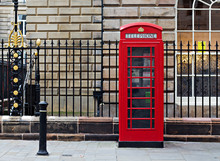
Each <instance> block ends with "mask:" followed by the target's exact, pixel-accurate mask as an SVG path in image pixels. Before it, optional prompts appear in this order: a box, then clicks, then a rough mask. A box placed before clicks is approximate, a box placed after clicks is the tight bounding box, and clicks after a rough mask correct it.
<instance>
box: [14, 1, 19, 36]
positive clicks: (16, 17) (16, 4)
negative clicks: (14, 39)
mask: <svg viewBox="0 0 220 161" xmlns="http://www.w3.org/2000/svg"><path fill="white" fill-rule="evenodd" d="M13 3H14V11H15V24H18V0H13ZM17 31H18V26H17V25H15V32H17Z"/></svg>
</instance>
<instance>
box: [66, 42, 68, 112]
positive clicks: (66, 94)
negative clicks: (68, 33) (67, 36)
mask: <svg viewBox="0 0 220 161" xmlns="http://www.w3.org/2000/svg"><path fill="white" fill-rule="evenodd" d="M67 45H68V42H67V40H66V116H67V102H68V98H67V79H68V77H67V65H68V63H67V54H68V49H67Z"/></svg>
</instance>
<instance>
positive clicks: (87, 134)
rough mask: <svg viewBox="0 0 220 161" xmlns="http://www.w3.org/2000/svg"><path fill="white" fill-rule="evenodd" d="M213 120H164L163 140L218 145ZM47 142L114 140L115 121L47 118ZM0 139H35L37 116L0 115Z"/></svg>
mask: <svg viewBox="0 0 220 161" xmlns="http://www.w3.org/2000/svg"><path fill="white" fill-rule="evenodd" d="M219 121H220V120H219V119H216V118H212V119H211V118H194V119H192V118H190V119H189V118H177V119H175V118H172V119H165V120H164V140H165V141H197V142H198V141H200V142H202V141H204V142H220V136H219V135H220V131H219V130H220V122H219ZM47 133H48V134H47V139H48V140H63V141H89V140H90V141H118V134H119V123H118V118H109V117H107V118H106V117H101V118H100V117H96V118H94V117H90V118H87V117H54V116H49V117H47ZM0 139H13V140H14V139H16V140H38V139H39V117H34V116H33V117H30V116H23V117H12V116H10V117H9V116H2V117H1V116H0Z"/></svg>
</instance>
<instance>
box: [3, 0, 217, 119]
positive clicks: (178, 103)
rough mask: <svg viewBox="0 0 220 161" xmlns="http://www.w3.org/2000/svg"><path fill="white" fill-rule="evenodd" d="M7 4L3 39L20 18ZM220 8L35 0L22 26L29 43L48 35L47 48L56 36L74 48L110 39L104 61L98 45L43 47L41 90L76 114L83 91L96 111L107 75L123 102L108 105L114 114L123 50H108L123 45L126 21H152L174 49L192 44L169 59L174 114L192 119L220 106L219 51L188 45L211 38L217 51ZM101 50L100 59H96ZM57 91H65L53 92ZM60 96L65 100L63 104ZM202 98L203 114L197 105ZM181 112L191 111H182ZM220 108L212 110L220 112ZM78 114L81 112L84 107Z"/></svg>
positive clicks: (23, 11)
mask: <svg viewBox="0 0 220 161" xmlns="http://www.w3.org/2000/svg"><path fill="white" fill-rule="evenodd" d="M1 4H2V5H1V7H2V8H4V10H1V11H0V12H2V13H1V15H2V16H3V18H1V19H2V21H4V23H1V26H2V27H1V28H0V34H1V35H0V36H2V37H3V38H6V37H7V34H8V33H9V31H10V29H11V28H10V27H9V25H8V24H9V23H10V21H12V19H13V12H12V5H10V4H9V3H7V5H5V4H6V2H4V1H1ZM219 6H220V3H219V1H218V0H136V1H134V0H104V1H103V6H102V2H101V0H39V1H35V0H27V1H26V3H25V1H24V3H22V6H21V7H19V10H20V11H19V15H20V22H21V24H22V25H20V28H21V29H22V31H23V34H24V35H26V40H33V41H35V40H36V39H38V38H40V39H41V40H42V41H44V42H45V43H42V44H41V47H43V46H51V45H52V44H51V40H53V46H65V43H67V44H69V45H72V43H73V40H74V43H75V45H76V46H79V45H80V41H81V43H82V44H81V45H80V47H81V46H84V47H85V48H86V47H87V46H88V45H87V44H88V43H89V47H90V48H94V42H96V43H97V47H100V46H101V45H102V44H101V43H100V42H101V40H102V39H103V41H104V42H105V43H104V45H103V47H104V49H106V50H104V51H103V66H102V56H101V51H100V50H96V51H95V54H94V51H92V50H89V52H88V50H83V51H81V50H80V49H75V50H73V51H71V50H68V51H66V50H61V51H59V50H56V51H54V52H53V51H52V50H47V51H46V50H41V51H40V53H39V54H40V63H41V65H40V71H41V79H42V80H41V82H40V85H41V87H43V88H42V90H41V94H42V99H43V98H46V100H47V101H48V102H53V100H54V102H53V104H54V106H55V108H54V111H58V106H57V104H61V107H59V109H60V108H61V111H62V110H63V111H65V110H66V109H68V111H69V110H70V111H71V112H73V111H72V110H71V109H72V105H73V106H76V107H79V106H81V105H79V104H78V103H79V102H78V101H77V100H78V99H80V96H81V95H85V96H86V97H83V98H82V102H87V103H85V104H84V105H83V107H82V108H83V109H86V108H87V106H88V104H89V106H90V107H89V108H90V110H91V111H93V110H94V109H95V108H96V107H95V105H94V104H93V102H94V101H95V100H94V97H93V91H94V89H95V88H97V90H98V88H99V87H100V86H101V85H100V83H99V81H97V80H100V81H101V79H102V78H103V79H104V80H103V91H104V94H103V102H112V103H115V102H116V105H115V104H111V103H109V104H104V105H102V106H104V109H103V111H105V109H106V111H107V113H110V116H116V113H117V102H118V99H117V98H118V94H117V91H118V81H117V80H118V79H117V78H118V51H117V50H115V51H114V52H112V51H111V53H110V52H109V51H108V48H109V46H111V48H115V47H117V43H115V41H119V39H120V32H119V29H120V26H122V25H126V24H129V23H133V22H149V23H153V24H157V25H159V26H161V27H162V28H163V40H164V42H166V43H167V44H168V46H166V47H168V48H169V47H170V48H173V47H174V46H173V42H175V44H176V48H177V49H184V50H185V51H184V52H185V53H186V54H184V52H183V53H181V52H180V51H177V52H171V51H168V52H166V54H165V57H164V58H165V59H164V63H165V69H164V75H165V81H164V90H165V94H164V100H165V101H166V105H165V110H166V111H165V113H167V114H166V117H172V116H173V113H175V114H176V116H180V115H181V116H187V113H189V114H188V117H194V114H195V113H196V115H197V116H203V114H202V112H201V111H202V109H203V108H202V107H201V106H204V109H205V110H204V111H208V110H206V109H208V108H210V102H209V101H210V100H211V108H213V110H212V111H214V109H215V108H216V106H218V104H217V103H216V102H217V101H218V100H219V97H218V96H219V95H220V93H219V91H218V90H217V89H220V84H219V83H218V77H219V74H220V73H219V71H220V70H219V71H218V69H219V66H220V62H219V60H220V58H218V57H219V56H218V54H216V53H214V52H213V53H212V54H211V56H210V54H209V53H207V52H206V51H204V53H203V51H201V52H200V53H199V54H198V53H197V55H196V54H195V52H193V51H192V52H191V51H190V54H189V52H188V51H189V50H188V51H187V49H190V50H191V49H192V50H193V49H195V48H197V49H201V50H206V49H209V47H210V46H209V42H210V43H211V44H212V46H211V47H210V49H211V50H213V51H214V50H215V49H216V46H215V45H216V43H215V42H216V41H218V40H219V37H218V35H219V31H220V30H219V27H220V24H219V22H218V18H219V14H218V12H220V10H219ZM5 13H6V14H5ZM25 21H26V22H25ZM26 23H27V24H26ZM25 24H26V27H25ZM5 33H7V34H5ZM109 40H110V45H109ZM195 41H196V42H197V44H196V45H195ZM181 42H182V44H183V45H182V46H181V45H180V43H181ZM188 42H189V44H190V46H189V44H188ZM169 45H170V46H169ZM187 45H188V46H187ZM52 53H53V55H51V54H52ZM182 54H183V55H182ZM187 54H188V55H189V56H188V55H187ZM74 55H75V56H76V57H74ZM94 55H97V57H95V58H94ZM195 55H196V56H195ZM52 57H53V58H52ZM66 57H68V58H67V59H68V60H67V59H66ZM195 60H197V62H196V61H195ZM210 60H211V61H210ZM72 62H74V63H72ZM201 64H202V65H201ZM195 67H196V68H197V71H196V68H195ZM73 69H74V70H73ZM101 70H103V75H102V73H101V72H100V71H101ZM52 71H53V72H52ZM45 73H46V74H45ZM73 78H74V79H73ZM97 82H98V83H97ZM201 85H202V87H201ZM197 86H198V87H197ZM51 91H52V94H51ZM54 93H56V94H57V95H55V96H54V97H51V95H53V94H54ZM210 93H211V95H210ZM73 95H74V96H76V97H75V98H74V97H73ZM45 96H46V97H45ZM60 96H61V101H59V103H58V100H59V99H60V98H58V97H60ZM88 96H89V101H87V100H88ZM196 97H197V102H198V103H197V106H198V111H197V112H195V108H194V107H195V102H196ZM66 98H68V100H69V101H68V102H67V101H66ZM201 102H204V104H203V103H201ZM207 102H209V104H208V103H207ZM49 106H50V104H49ZM110 106H111V107H110ZM115 106H116V110H115V108H114V107H115ZM189 106H190V108H189ZM180 108H181V109H180ZM49 109H50V108H49ZM111 109H112V110H111ZM167 109H169V112H167V111H168V110H167ZM174 109H176V111H175V110H174ZM180 110H181V113H183V114H180ZM218 110H219V109H216V111H215V112H213V113H211V115H212V116H216V114H217V111H218ZM76 111H78V112H79V109H78V110H76ZM104 113H105V112H104ZM208 115H209V112H205V114H204V116H208ZM106 116H107V115H106Z"/></svg>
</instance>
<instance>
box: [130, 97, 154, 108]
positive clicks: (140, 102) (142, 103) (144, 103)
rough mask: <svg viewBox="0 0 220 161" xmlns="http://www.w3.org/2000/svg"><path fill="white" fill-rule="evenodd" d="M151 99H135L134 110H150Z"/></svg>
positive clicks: (133, 101) (133, 102)
mask: <svg viewBox="0 0 220 161" xmlns="http://www.w3.org/2000/svg"><path fill="white" fill-rule="evenodd" d="M150 102H151V100H150V99H133V100H132V107H133V108H139V107H140V108H150Z"/></svg>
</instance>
